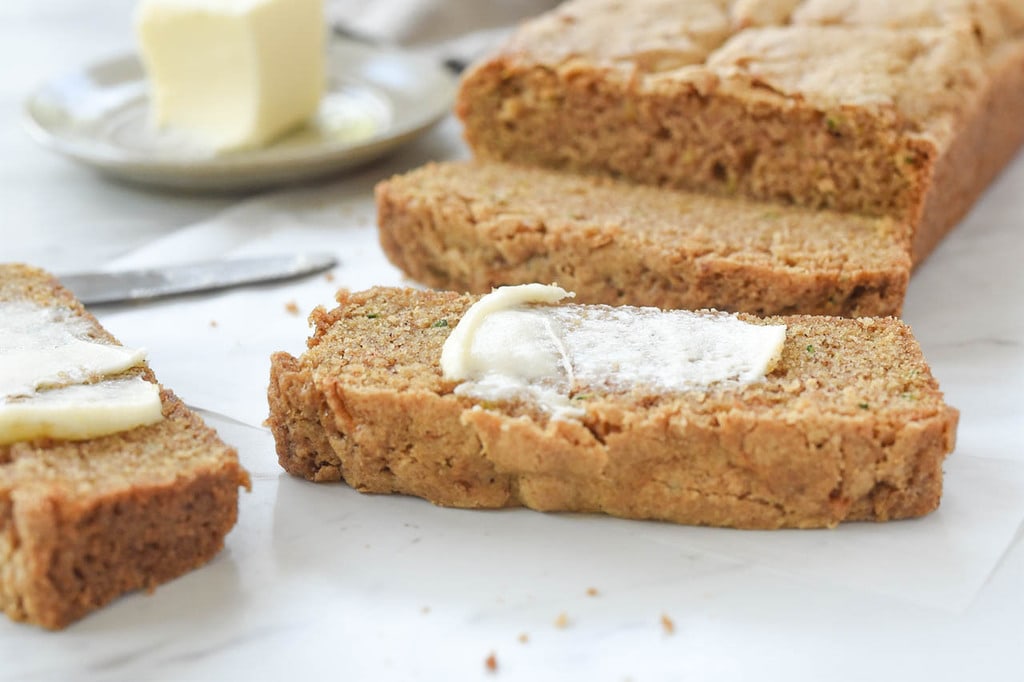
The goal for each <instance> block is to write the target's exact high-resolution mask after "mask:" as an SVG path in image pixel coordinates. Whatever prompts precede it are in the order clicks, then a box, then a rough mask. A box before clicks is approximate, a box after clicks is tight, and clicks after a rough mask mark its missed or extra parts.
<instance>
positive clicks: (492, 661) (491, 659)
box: [484, 651, 498, 673]
mask: <svg viewBox="0 0 1024 682" xmlns="http://www.w3.org/2000/svg"><path fill="white" fill-rule="evenodd" d="M484 666H486V667H487V670H488V672H492V673H494V672H497V671H498V659H497V657H496V656H495V655H494V652H493V651H492V652H491V655H490V656H488V657H487V658H485V659H484Z"/></svg>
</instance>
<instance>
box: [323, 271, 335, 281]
mask: <svg viewBox="0 0 1024 682" xmlns="http://www.w3.org/2000/svg"><path fill="white" fill-rule="evenodd" d="M324 279H325V280H326V281H328V282H333V281H334V273H333V272H328V273H326V274H324Z"/></svg>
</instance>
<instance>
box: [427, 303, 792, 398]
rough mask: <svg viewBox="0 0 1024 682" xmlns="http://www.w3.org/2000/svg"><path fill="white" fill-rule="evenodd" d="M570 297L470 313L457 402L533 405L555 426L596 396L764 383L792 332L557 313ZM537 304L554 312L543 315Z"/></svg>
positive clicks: (456, 352)
mask: <svg viewBox="0 0 1024 682" xmlns="http://www.w3.org/2000/svg"><path fill="white" fill-rule="evenodd" d="M568 296H571V294H569V293H568V292H566V291H565V290H564V289H560V288H558V287H549V286H544V285H540V284H528V285H522V286H515V287H500V288H498V289H495V290H494V291H493V292H492V293H490V294H488V295H487V296H484V297H482V298H481V299H480V300H479V301H478V302H477V303H475V304H474V305H473V306H471V307H470V308H469V310H467V311H466V314H465V315H464V316H463V318H462V320H461V321H460V322H459V324H458V325H457V326H456V327H455V329H454V330H453V331H452V333H451V335H450V336H449V337H448V339H447V341H446V342H445V345H444V348H443V349H442V353H441V370H442V372H443V373H444V376H445V377H446V378H448V379H452V380H456V381H461V382H462V383H461V384H459V386H458V387H456V389H455V392H456V394H458V395H466V396H470V397H473V398H477V399H480V400H487V401H504V400H516V399H526V400H530V401H533V402H536V403H537V404H538V405H539V406H540V407H541V408H542V409H544V410H545V411H547V412H549V413H550V414H552V415H553V416H554V417H556V418H568V417H579V416H582V415H583V414H584V413H585V410H584V409H583V407H582V405H581V404H580V401H578V400H573V398H574V397H578V396H580V395H586V394H587V393H589V392H592V391H599V392H627V391H630V390H633V389H639V390H644V391H648V392H650V393H652V394H658V395H663V394H670V393H680V392H685V391H693V390H702V389H707V388H708V387H710V386H712V385H714V384H719V383H723V382H731V383H733V384H736V385H744V384H749V383H753V382H756V381H761V380H763V379H764V377H765V375H766V374H767V373H768V372H770V371H771V369H772V368H773V367H774V366H775V364H776V363H777V362H778V358H779V355H780V353H781V351H782V346H783V344H784V342H785V338H786V327H785V325H756V324H750V323H748V322H743V321H742V320H740V319H738V318H737V317H736V316H734V315H730V314H727V313H719V312H713V311H702V312H690V311H684V310H668V311H663V310H658V309H657V308H637V307H631V306H623V307H611V306H603V305H572V304H568V305H550V304H552V303H557V302H558V301H561V300H562V299H564V298H566V297H568ZM537 303H542V304H549V305H536V304H537Z"/></svg>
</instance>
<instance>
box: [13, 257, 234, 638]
mask: <svg viewBox="0 0 1024 682" xmlns="http://www.w3.org/2000/svg"><path fill="white" fill-rule="evenodd" d="M14 300H27V301H32V302H34V303H36V304H38V305H41V306H48V307H62V308H65V309H67V310H70V311H71V312H72V313H73V314H75V315H78V316H81V317H83V318H85V319H86V320H88V321H89V322H90V323H91V324H92V325H93V333H92V335H93V337H94V338H97V339H103V340H105V341H107V342H109V343H116V340H115V339H114V338H113V337H112V336H111V335H110V334H109V333H108V332H106V331H105V330H104V329H103V328H102V327H101V326H100V325H99V323H98V322H97V321H96V320H95V318H94V317H92V315H90V314H89V313H88V312H87V311H86V310H85V309H84V308H83V307H82V306H81V304H80V303H79V302H78V301H76V300H75V298H74V296H73V295H72V294H71V293H70V292H69V291H67V290H66V289H64V288H63V287H61V286H60V284H59V282H57V280H55V279H54V278H52V277H51V276H49V275H48V274H46V273H44V272H42V271H40V270H38V269H35V268H32V267H29V266H24V265H18V264H6V265H0V301H14ZM142 374H143V376H145V377H146V378H147V379H148V380H150V381H155V378H154V377H153V375H152V372H151V371H150V370H149V369H148V368H145V369H143V370H142ZM161 401H162V404H163V416H164V418H163V420H162V421H160V422H158V423H156V424H152V425H150V426H143V427H138V428H135V429H131V430H129V431H125V432H122V433H116V434H111V435H108V436H103V437H99V438H93V439H91V440H85V441H74V442H72V441H60V440H51V439H39V440H35V441H26V442H19V443H13V444H11V445H3V446H0V609H2V610H3V611H4V612H5V613H6V614H7V615H8V616H10V617H11V618H13V619H15V620H20V621H28V622H31V623H35V624H37V625H40V626H42V627H45V628H49V629H61V628H64V627H66V626H68V625H70V624H71V623H73V622H74V621H76V620H78V619H80V618H82V617H83V616H85V615H87V614H88V613H90V612H92V611H94V610H96V609H98V608H100V607H102V606H104V605H105V604H108V603H109V602H111V601H113V600H114V599H116V598H117V597H119V596H121V595H123V594H125V593H127V592H130V591H133V590H138V589H146V590H150V589H153V588H155V587H156V586H158V585H160V584H161V583H164V582H167V581H168V580H171V579H173V578H176V577H178V576H180V575H182V574H184V573H186V572H188V571H190V570H193V569H195V568H198V567H200V566H202V565H203V564H205V563H207V562H208V561H210V559H212V558H213V557H214V556H215V555H216V554H217V553H218V552H219V551H220V550H221V549H222V548H223V546H224V538H225V536H226V535H227V533H228V531H230V530H231V528H232V527H233V526H234V525H235V521H236V520H237V515H238V489H239V487H246V488H248V487H249V485H250V483H249V476H248V474H247V473H246V471H245V470H244V469H243V468H242V467H241V466H240V465H239V462H238V456H237V453H236V452H235V450H234V449H233V448H231V447H229V446H227V445H225V444H224V443H223V442H222V441H221V440H220V439H219V438H218V437H217V434H216V433H215V432H214V431H213V430H212V429H210V428H209V427H207V426H206V425H205V424H204V423H203V422H202V420H201V419H200V418H199V417H198V415H196V414H195V413H193V412H192V411H191V410H189V409H188V408H187V407H186V406H185V404H184V403H182V402H181V400H179V399H178V398H177V397H176V396H175V395H174V394H173V393H172V392H170V391H169V390H167V389H162V390H161Z"/></svg>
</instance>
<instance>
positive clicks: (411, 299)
mask: <svg viewBox="0 0 1024 682" xmlns="http://www.w3.org/2000/svg"><path fill="white" fill-rule="evenodd" d="M475 300H476V297H475V296H472V295H459V294H454V293H437V292H422V291H414V290H400V289H386V288H377V289H372V290H370V291H367V292H362V293H356V294H350V293H347V292H342V293H340V294H339V306H338V307H337V308H335V309H333V310H331V311H326V310H323V309H318V310H317V311H316V312H315V313H314V315H313V316H312V318H311V319H312V321H313V322H314V324H315V330H314V333H313V336H312V337H311V338H310V339H309V341H308V349H307V351H306V352H305V353H304V354H303V355H302V356H301V357H300V358H295V357H292V356H290V355H288V354H285V353H278V354H276V355H275V356H274V357H273V359H272V363H271V381H270V388H269V392H268V396H269V403H270V416H269V418H268V424H269V425H270V427H271V429H272V431H273V433H274V436H275V439H276V442H277V451H278V455H279V460H280V462H281V465H282V466H283V467H284V468H285V469H286V470H287V471H289V472H290V473H292V474H294V475H297V476H301V477H303V478H306V479H309V480H312V481H337V480H344V481H345V482H346V483H348V484H349V485H351V486H352V487H354V488H356V489H358V490H360V491H363V492H368V493H402V494H409V495H416V496H419V497H422V498H425V499H427V500H430V501H431V502H434V503H435V504H439V505H445V506H454V507H465V508H498V507H508V506H526V507H529V508H532V509H536V510H540V511H551V512H554V511H576V512H603V513H607V514H612V515H615V516H620V517H625V518H638V519H659V520H665V521H672V522H676V523H685V524H701V525H713V526H731V527H738V528H781V527H794V528H813V527H831V526H835V525H836V524H838V523H840V522H843V521H886V520H890V519H900V518H909V517H916V516H921V515H924V514H927V513H928V512H930V511H932V510H934V509H935V508H936V507H937V506H938V504H939V501H940V497H941V493H942V462H943V460H944V458H945V457H946V455H947V454H948V453H950V452H951V451H952V449H953V446H954V442H955V434H956V425H957V420H958V413H957V411H956V410H955V409H953V408H950V407H949V406H947V405H946V404H945V402H944V401H943V398H942V394H941V392H940V391H939V389H938V385H937V383H936V381H935V380H934V378H933V377H932V375H931V372H930V370H929V368H928V366H927V364H926V363H925V361H924V358H923V356H922V354H921V351H920V348H919V347H918V345H917V342H916V341H915V340H914V338H913V336H912V335H911V333H910V330H909V328H908V327H907V326H906V325H905V324H903V323H902V322H900V321H899V320H897V319H894V318H883V317H862V318H857V319H848V318H838V317H811V316H788V317H781V318H780V317H776V318H757V317H753V316H745V317H744V319H746V320H748V321H752V322H755V323H757V322H758V321H759V320H763V322H765V323H778V322H779V321H782V322H784V323H785V324H786V325H787V339H786V343H785V346H784V348H783V352H782V357H781V360H780V362H779V364H778V366H777V367H776V368H775V370H774V371H773V372H772V373H771V374H769V375H768V377H767V378H766V379H765V381H764V382H760V383H756V384H751V385H748V386H743V387H737V386H725V385H721V386H712V387H709V388H708V389H707V390H705V391H694V392H686V393H679V394H672V395H646V394H642V393H637V392H636V391H632V392H619V393H612V392H608V393H604V394H601V393H595V394H593V395H590V396H588V397H587V399H586V415H585V416H584V417H583V418H582V419H580V420H578V421H577V420H553V419H552V420H549V419H548V418H547V417H546V416H545V415H543V414H541V413H539V412H537V410H536V408H535V407H534V406H531V405H529V404H522V403H515V402H509V403H501V404H479V403H478V402H475V401H473V400H472V399H470V398H466V397H460V396H456V395H455V394H454V393H453V391H454V388H455V383H454V382H451V381H448V380H445V379H444V378H443V376H442V374H441V370H440V366H439V358H440V355H441V348H442V346H443V344H444V341H445V339H446V338H447V336H448V334H449V333H450V331H451V329H452V328H453V327H455V326H456V325H457V324H458V321H459V319H460V318H461V316H462V314H463V313H464V312H465V310H466V309H467V308H468V307H469V305H471V304H472V302H473V301H475ZM442 320H443V321H444V324H440V323H439V322H440V321H442Z"/></svg>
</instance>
